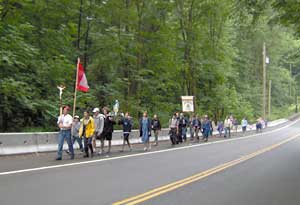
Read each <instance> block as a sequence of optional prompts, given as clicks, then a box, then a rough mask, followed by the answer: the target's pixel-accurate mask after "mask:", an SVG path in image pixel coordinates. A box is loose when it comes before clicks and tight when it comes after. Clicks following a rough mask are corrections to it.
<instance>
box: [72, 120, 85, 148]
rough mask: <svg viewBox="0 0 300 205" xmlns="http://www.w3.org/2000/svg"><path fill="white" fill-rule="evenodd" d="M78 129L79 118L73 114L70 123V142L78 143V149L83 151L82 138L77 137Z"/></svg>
mask: <svg viewBox="0 0 300 205" xmlns="http://www.w3.org/2000/svg"><path fill="white" fill-rule="evenodd" d="M79 129H80V118H79V116H78V115H75V116H74V119H73V124H72V144H73V145H74V143H75V141H76V142H77V143H78V145H79V149H80V151H81V152H83V145H82V139H81V138H80V137H79Z"/></svg>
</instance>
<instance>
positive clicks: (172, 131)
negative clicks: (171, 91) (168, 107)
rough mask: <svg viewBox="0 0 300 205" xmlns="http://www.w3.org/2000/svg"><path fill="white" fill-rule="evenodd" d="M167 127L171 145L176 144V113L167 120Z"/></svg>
mask: <svg viewBox="0 0 300 205" xmlns="http://www.w3.org/2000/svg"><path fill="white" fill-rule="evenodd" d="M169 128H170V140H171V143H172V145H173V146H174V145H175V144H177V141H176V138H177V137H176V136H177V134H178V119H177V117H176V113H174V115H173V117H172V118H171V119H170V120H169Z"/></svg>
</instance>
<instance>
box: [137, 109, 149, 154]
mask: <svg viewBox="0 0 300 205" xmlns="http://www.w3.org/2000/svg"><path fill="white" fill-rule="evenodd" d="M150 136H151V120H150V119H149V118H148V116H147V112H144V113H143V117H142V118H141V119H140V137H141V138H142V142H143V143H144V145H145V147H144V151H148V150H150V149H151V144H150Z"/></svg>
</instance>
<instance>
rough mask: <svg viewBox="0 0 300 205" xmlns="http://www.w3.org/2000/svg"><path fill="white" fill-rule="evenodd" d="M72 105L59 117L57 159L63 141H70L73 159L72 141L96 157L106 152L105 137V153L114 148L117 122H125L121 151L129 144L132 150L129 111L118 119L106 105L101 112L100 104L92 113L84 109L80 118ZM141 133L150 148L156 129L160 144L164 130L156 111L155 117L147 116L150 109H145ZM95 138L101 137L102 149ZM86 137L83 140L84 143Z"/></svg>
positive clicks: (86, 153) (86, 154)
mask: <svg viewBox="0 0 300 205" xmlns="http://www.w3.org/2000/svg"><path fill="white" fill-rule="evenodd" d="M69 110H70V108H69V107H68V106H64V107H63V114H62V115H61V116H59V117H58V121H57V124H58V127H59V128H60V132H59V136H58V151H57V158H56V160H61V159H62V150H63V144H64V141H65V140H66V141H67V144H68V148H69V149H68V151H67V153H68V154H69V155H70V158H71V159H74V148H73V144H74V143H75V142H77V143H78V145H79V149H80V151H81V152H84V153H85V155H84V157H90V156H91V157H93V156H94V154H95V153H97V154H99V155H100V154H103V153H105V152H104V144H105V141H108V148H107V152H106V153H110V151H111V141H112V133H113V131H114V125H116V124H117V123H118V124H119V125H121V126H122V129H123V145H122V150H121V152H123V151H124V148H125V145H126V144H127V145H128V147H129V150H130V151H132V147H131V144H130V141H129V137H130V133H131V130H132V127H133V122H132V117H131V116H130V115H129V112H126V113H125V115H124V116H122V117H121V119H119V120H118V121H116V120H115V117H114V116H113V115H111V114H110V113H109V109H108V108H107V107H104V108H102V113H100V109H99V108H94V109H93V115H91V114H90V112H89V111H85V112H84V113H83V118H82V119H80V117H79V116H78V115H76V116H74V118H72V116H71V115H70V114H68V113H69ZM139 127H140V137H141V139H142V142H143V143H144V145H145V147H144V150H145V151H147V150H150V149H151V144H150V136H151V132H152V131H153V132H154V136H155V143H154V145H155V146H157V145H158V135H159V131H160V130H161V123H160V121H159V119H158V117H157V115H154V117H153V119H150V118H148V116H147V112H144V113H143V117H142V118H141V119H140V121H139ZM96 140H99V141H100V150H99V152H97V150H96ZM82 141H83V143H82Z"/></svg>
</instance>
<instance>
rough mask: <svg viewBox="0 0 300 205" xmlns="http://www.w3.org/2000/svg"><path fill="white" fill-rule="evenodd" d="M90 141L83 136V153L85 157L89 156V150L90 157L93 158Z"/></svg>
mask: <svg viewBox="0 0 300 205" xmlns="http://www.w3.org/2000/svg"><path fill="white" fill-rule="evenodd" d="M92 140H93V138H92V137H89V138H87V137H85V136H84V137H83V142H84V151H85V154H86V156H89V149H90V151H91V155H92V156H93V154H94V151H93V145H92Z"/></svg>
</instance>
